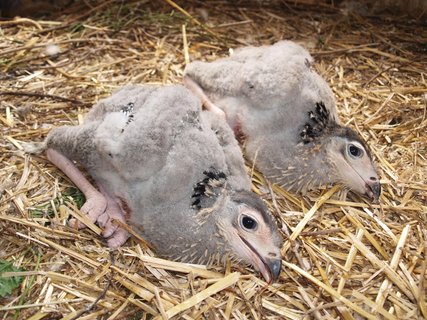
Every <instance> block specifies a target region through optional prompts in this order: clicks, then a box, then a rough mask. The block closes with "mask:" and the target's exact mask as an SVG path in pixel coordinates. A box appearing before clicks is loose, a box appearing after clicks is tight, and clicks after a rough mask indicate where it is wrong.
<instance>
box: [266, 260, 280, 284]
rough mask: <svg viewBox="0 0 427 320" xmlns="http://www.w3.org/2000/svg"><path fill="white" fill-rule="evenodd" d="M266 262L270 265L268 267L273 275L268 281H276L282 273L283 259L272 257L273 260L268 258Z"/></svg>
mask: <svg viewBox="0 0 427 320" xmlns="http://www.w3.org/2000/svg"><path fill="white" fill-rule="evenodd" d="M266 264H267V266H268V269H269V271H270V275H271V281H268V283H271V282H272V281H275V280H276V279H277V278H278V277H279V275H280V271H281V270H282V260H281V259H271V260H267V261H266ZM266 280H267V279H266Z"/></svg>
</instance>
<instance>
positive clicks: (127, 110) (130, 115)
mask: <svg viewBox="0 0 427 320" xmlns="http://www.w3.org/2000/svg"><path fill="white" fill-rule="evenodd" d="M133 107H134V103H133V102H129V103H128V104H127V105H125V106H124V107H122V108H121V109H120V111H121V112H123V113H124V114H125V116H126V117H127V118H128V119H127V121H126V124H129V123H131V122H132V121H133V117H134V114H133Z"/></svg>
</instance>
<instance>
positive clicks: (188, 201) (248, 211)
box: [45, 86, 281, 282]
mask: <svg viewBox="0 0 427 320" xmlns="http://www.w3.org/2000/svg"><path fill="white" fill-rule="evenodd" d="M45 147H46V148H47V155H48V158H49V160H50V161H52V162H53V163H54V164H55V165H56V166H57V167H59V168H60V169H61V170H62V171H63V172H64V173H65V174H66V175H67V176H68V177H69V178H70V179H71V180H72V181H73V182H74V183H75V184H76V186H77V187H78V188H80V189H81V190H82V192H83V193H84V194H85V196H86V203H85V204H84V205H83V207H82V209H81V211H83V212H85V213H86V214H87V215H88V217H89V218H90V219H91V220H92V221H93V222H98V224H100V225H101V226H102V227H104V231H103V235H104V236H105V237H110V238H109V240H108V244H109V246H110V247H112V248H117V247H118V246H120V245H121V244H123V243H124V242H125V241H126V239H127V238H128V234H127V232H126V231H125V230H123V229H121V228H118V227H117V226H115V224H114V223H113V222H112V220H113V219H118V220H121V221H122V222H127V223H128V224H129V225H130V226H131V227H132V228H134V229H135V230H136V231H138V232H140V233H141V235H142V236H143V237H144V238H145V239H146V240H147V241H148V242H149V243H151V244H152V245H153V247H154V249H155V250H156V251H157V253H158V254H160V255H161V256H163V257H166V258H170V259H174V260H179V261H182V262H189V263H203V264H214V263H215V264H218V263H224V262H225V261H226V260H227V259H231V260H234V261H242V262H244V263H247V264H251V265H253V266H254V267H255V268H256V269H257V270H259V271H260V272H261V274H262V275H263V276H264V278H265V279H266V280H267V281H268V282H271V281H272V280H274V279H276V278H277V277H278V275H279V273H280V270H281V257H280V246H281V237H280V236H279V232H278V229H277V226H276V224H275V221H274V220H273V218H272V216H271V215H270V214H269V213H268V211H267V209H266V207H265V205H264V204H263V202H262V201H261V200H260V199H259V198H258V197H257V196H256V195H255V194H254V193H252V192H251V191H250V189H251V184H250V180H249V178H248V176H247V174H246V172H245V167H244V163H243V157H242V154H241V151H240V149H239V146H238V143H237V141H236V140H235V138H234V135H233V132H232V131H231V129H230V128H229V127H228V125H227V123H226V122H225V121H224V120H223V119H221V118H219V117H217V116H216V115H215V114H212V113H210V112H207V111H202V108H201V103H200V101H199V100H198V98H197V97H195V96H194V95H193V94H192V93H191V92H190V91H189V90H187V89H186V88H184V87H182V86H168V87H156V86H127V87H124V88H122V89H121V90H119V91H117V92H115V93H114V94H113V95H112V96H110V97H109V98H107V99H105V100H102V101H101V102H99V103H98V104H97V105H96V106H94V107H93V108H92V110H91V111H90V112H89V114H88V115H87V117H86V119H85V122H84V123H83V124H82V125H79V126H74V127H72V126H63V127H59V128H55V129H53V130H52V131H51V132H50V133H49V135H48V136H47V138H46V140H45ZM72 160H75V161H77V162H78V163H80V164H81V165H82V166H83V167H84V168H85V169H86V170H87V171H88V172H89V174H90V175H91V176H92V178H93V179H94V181H95V183H96V185H97V187H98V189H96V188H95V187H93V186H92V185H90V183H89V182H88V181H87V180H86V179H85V178H84V176H83V175H82V173H81V172H79V171H78V169H77V168H76V166H75V165H74V163H73V161H72ZM80 227H82V226H81V225H80Z"/></svg>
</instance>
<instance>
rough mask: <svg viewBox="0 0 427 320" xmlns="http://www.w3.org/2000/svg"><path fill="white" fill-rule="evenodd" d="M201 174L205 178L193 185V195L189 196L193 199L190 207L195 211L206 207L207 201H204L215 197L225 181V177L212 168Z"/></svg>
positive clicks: (222, 173)
mask: <svg viewBox="0 0 427 320" xmlns="http://www.w3.org/2000/svg"><path fill="white" fill-rule="evenodd" d="M203 174H204V175H205V178H204V179H203V180H202V181H200V182H197V183H196V184H195V185H194V187H193V195H192V196H191V198H192V199H193V202H192V204H191V206H192V207H193V208H195V209H197V210H200V209H201V208H202V207H205V206H207V205H208V202H209V201H206V200H208V199H209V198H213V197H216V196H217V195H218V191H219V189H220V188H222V187H223V186H224V185H225V183H226V181H227V175H226V174H225V173H224V172H222V171H219V170H217V169H215V168H213V167H210V168H209V170H206V171H203Z"/></svg>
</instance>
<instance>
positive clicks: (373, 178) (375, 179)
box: [369, 177, 378, 181]
mask: <svg viewBox="0 0 427 320" xmlns="http://www.w3.org/2000/svg"><path fill="white" fill-rule="evenodd" d="M369 180H371V181H377V180H378V179H377V178H376V177H370V178H369Z"/></svg>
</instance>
